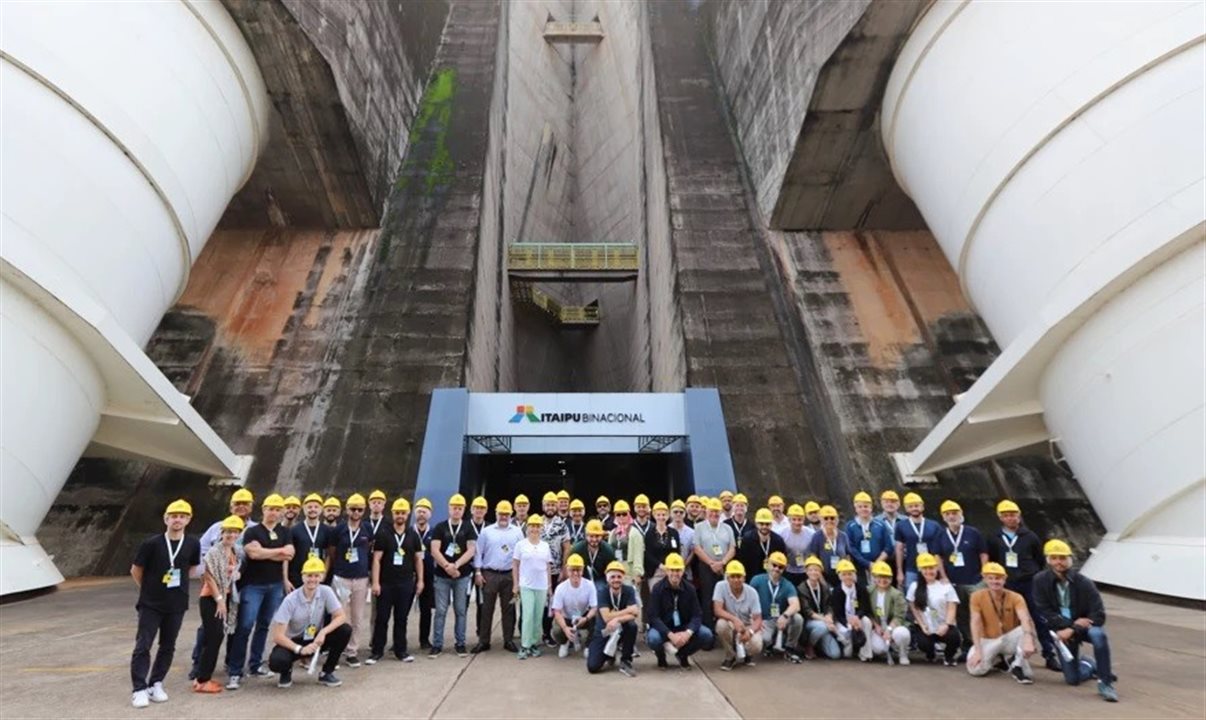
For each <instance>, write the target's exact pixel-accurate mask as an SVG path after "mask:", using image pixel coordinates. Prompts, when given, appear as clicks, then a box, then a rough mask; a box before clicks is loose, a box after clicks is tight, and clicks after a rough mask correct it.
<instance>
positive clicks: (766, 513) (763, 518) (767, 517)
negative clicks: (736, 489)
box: [754, 508, 775, 523]
mask: <svg viewBox="0 0 1206 720" xmlns="http://www.w3.org/2000/svg"><path fill="white" fill-rule="evenodd" d="M774 521H775V516H774V515H771V511H770V510H767V509H766V508H758V512H756V513H754V522H755V523H773V522H774Z"/></svg>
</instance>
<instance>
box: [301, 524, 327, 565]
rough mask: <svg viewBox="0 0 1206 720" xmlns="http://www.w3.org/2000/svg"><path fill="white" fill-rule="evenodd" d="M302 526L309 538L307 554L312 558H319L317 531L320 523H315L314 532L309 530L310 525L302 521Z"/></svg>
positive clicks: (320, 526)
mask: <svg viewBox="0 0 1206 720" xmlns="http://www.w3.org/2000/svg"><path fill="white" fill-rule="evenodd" d="M302 527H304V528H305V529H306V535H308V536H309V538H310V552H309V556H310V557H312V558H316V559H321V556H320V555H319V550H318V531H319V530H320V529H321V528H322V525H315V526H314V532H310V526H309V525H308V524H306V523H302Z"/></svg>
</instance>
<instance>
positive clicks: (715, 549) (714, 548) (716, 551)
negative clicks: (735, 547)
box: [712, 545, 724, 557]
mask: <svg viewBox="0 0 1206 720" xmlns="http://www.w3.org/2000/svg"><path fill="white" fill-rule="evenodd" d="M712 554H713V555H715V556H716V557H720V556H721V555H723V554H724V553H722V552H720V546H719V545H713V546H712Z"/></svg>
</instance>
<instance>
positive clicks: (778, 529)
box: [766, 495, 791, 535]
mask: <svg viewBox="0 0 1206 720" xmlns="http://www.w3.org/2000/svg"><path fill="white" fill-rule="evenodd" d="M766 508H767V509H768V510H770V511H771V518H773V519H772V520H771V531H772V532H774V533H775V534H777V535H783V534H785V533H786V532H787V531H788V530H789V529H791V521H789V520H788V519H787V513H786V510H787V504H786V503H784V502H783V498H782V497H781V496H779V495H771V496H770V497H769V498H768V499H767V501H766Z"/></svg>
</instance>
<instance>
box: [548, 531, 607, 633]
mask: <svg viewBox="0 0 1206 720" xmlns="http://www.w3.org/2000/svg"><path fill="white" fill-rule="evenodd" d="M565 567H566V569H567V570H568V571H569V576H568V577H567V578H566V579H565V580H562V581H561V583H560V584H559V585H557V589H556V590H554V591H553V632H552V635H553V642H555V643H557V645H558V648H559V649H558V650H557V657H568V656H569V654H570V653H571V652H573V651H575V650H579V649H581V648H583V647H586V646H587V645H588V644H589V643H590V637H591V632H592V630H593V629H594V627H595V616H597V615H598V614H599V591H598V590H597V589H596V588H595V585H594V583H592V582H590V581H588V580H586V579H584V578H583V577H582V571H583V570H584V569H585V567H586V561H585V560H583V559H582V556H581V555H577V554H574V555H570V556H569V559H568V560H566V561H565Z"/></svg>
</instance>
